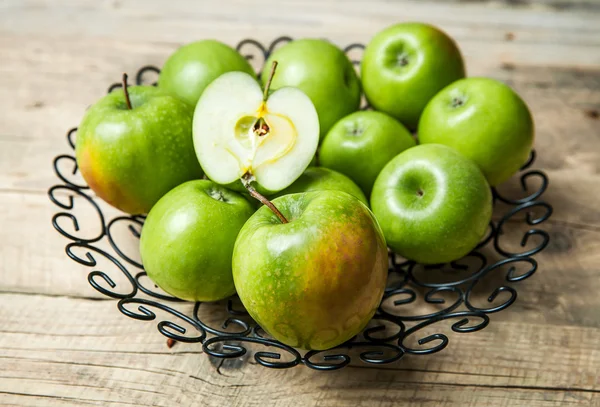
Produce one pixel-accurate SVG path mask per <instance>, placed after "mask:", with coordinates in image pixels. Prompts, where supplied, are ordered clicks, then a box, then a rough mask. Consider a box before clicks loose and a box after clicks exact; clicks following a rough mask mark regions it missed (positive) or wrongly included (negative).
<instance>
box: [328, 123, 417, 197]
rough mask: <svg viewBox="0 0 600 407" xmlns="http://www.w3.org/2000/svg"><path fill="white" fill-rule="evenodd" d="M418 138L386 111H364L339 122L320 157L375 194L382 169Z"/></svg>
mask: <svg viewBox="0 0 600 407" xmlns="http://www.w3.org/2000/svg"><path fill="white" fill-rule="evenodd" d="M415 144H416V143H415V140H414V139H413V137H412V135H411V134H410V133H409V131H408V130H406V128H405V127H404V126H403V125H402V124H401V123H400V122H398V121H397V120H396V119H394V118H393V117H391V116H388V115H387V114H385V113H381V112H375V111H361V112H355V113H352V114H350V115H348V116H346V117H344V118H343V119H341V120H340V121H339V122H337V123H336V124H335V125H334V126H333V127H332V128H331V130H329V133H327V136H326V137H325V140H323V144H322V145H321V149H320V150H319V160H320V164H321V165H322V166H323V167H327V168H331V169H333V170H336V171H339V172H341V173H342V174H345V175H347V176H348V177H350V178H351V179H352V180H353V181H354V182H356V183H357V184H358V186H360V187H361V188H362V190H363V192H364V193H365V194H366V195H367V196H370V195H371V190H372V189H373V184H374V183H375V179H376V178H377V176H378V175H379V173H380V172H381V169H382V168H383V167H384V166H385V165H386V164H387V163H388V162H389V161H390V160H391V159H392V158H394V157H395V156H397V155H398V154H400V153H401V152H402V151H404V150H406V149H407V148H410V147H414V145H415Z"/></svg>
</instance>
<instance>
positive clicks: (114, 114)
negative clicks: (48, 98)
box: [76, 86, 203, 214]
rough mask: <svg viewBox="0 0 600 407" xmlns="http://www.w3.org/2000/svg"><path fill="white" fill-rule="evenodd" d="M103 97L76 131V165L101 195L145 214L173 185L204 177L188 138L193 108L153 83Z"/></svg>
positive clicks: (112, 201)
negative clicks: (129, 100)
mask: <svg viewBox="0 0 600 407" xmlns="http://www.w3.org/2000/svg"><path fill="white" fill-rule="evenodd" d="M128 91H129V96H130V99H131V103H132V106H133V109H132V110H129V109H128V108H127V105H126V104H125V95H124V92H123V90H122V89H117V90H114V91H113V92H111V93H110V94H109V95H107V96H104V97H103V98H102V99H100V100H99V101H98V102H97V103H96V104H94V105H93V106H92V107H91V108H90V109H89V110H88V111H87V112H86V114H85V116H84V117H83V120H82V122H81V124H80V125H79V129H78V132H77V143H76V157H77V165H78V166H79V170H80V171H81V174H82V175H83V178H84V179H85V181H86V182H87V184H88V185H89V186H90V188H91V189H92V190H93V191H94V192H95V193H96V195H98V196H99V197H100V198H102V199H103V200H105V201H106V202H108V203H109V204H111V205H112V206H114V207H116V208H118V209H120V210H122V211H123V212H127V213H131V214H142V213H148V211H149V210H150V208H152V206H153V205H154V204H155V203H156V201H158V200H159V199H160V198H161V197H162V196H163V195H164V194H166V193H167V192H168V191H169V190H171V189H172V188H174V187H175V186H177V185H179V184H181V183H183V182H185V181H189V180H192V179H198V178H201V177H202V174H203V173H202V169H201V168H200V164H198V160H197V159H196V155H195V154H194V146H193V142H192V117H193V109H192V108H191V107H190V106H189V105H188V104H187V103H185V102H183V101H181V100H180V99H178V98H176V97H174V96H172V95H169V94H167V93H165V92H164V91H162V90H160V89H157V88H155V87H153V86H131V87H129V88H128Z"/></svg>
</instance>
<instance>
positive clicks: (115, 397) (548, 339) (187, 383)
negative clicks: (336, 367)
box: [0, 294, 600, 407]
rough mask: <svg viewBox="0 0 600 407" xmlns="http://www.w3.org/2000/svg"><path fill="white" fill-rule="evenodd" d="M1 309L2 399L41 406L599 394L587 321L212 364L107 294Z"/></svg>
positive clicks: (506, 401) (596, 356)
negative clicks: (405, 350) (347, 361)
mask: <svg viewBox="0 0 600 407" xmlns="http://www.w3.org/2000/svg"><path fill="white" fill-rule="evenodd" d="M15 309H18V310H19V313H15V312H14V310H15ZM0 316H1V318H2V321H3V325H2V327H1V328H0V331H2V335H0V371H1V372H2V373H1V374H0V375H1V376H2V378H1V380H0V404H2V405H5V404H11V403H12V404H19V405H47V404H44V403H48V400H49V399H48V398H51V399H52V398H56V399H58V400H57V401H61V402H63V403H65V404H72V405H76V404H78V403H79V404H80V405H83V404H91V405H99V404H100V403H105V404H103V405H111V403H115V404H116V403H117V402H119V403H123V404H133V405H159V406H163V405H172V404H173V403H177V404H178V405H182V406H187V405H211V406H212V405H215V406H216V405H225V404H226V405H233V406H254V405H261V403H265V402H267V401H270V402H272V403H274V405H278V406H291V405H321V406H346V405H348V406H350V405H354V406H356V405H365V406H366V405H381V406H391V405H395V404H394V403H402V405H404V403H406V405H415V406H417V405H419V406H421V405H422V406H434V405H441V404H443V403H446V404H444V405H451V404H453V403H463V405H470V406H484V407H485V406H515V405H530V406H563V405H590V406H591V405H595V403H597V402H598V401H600V400H599V396H598V394H599V392H600V376H599V372H598V370H597V366H598V364H599V363H600V350H599V349H598V348H597V341H596V338H597V337H598V334H599V333H600V331H599V328H597V327H596V328H584V327H568V326H561V327H554V326H550V325H545V324H542V325H538V324H527V323H523V322H504V321H498V322H497V323H495V324H492V325H490V326H489V327H488V328H486V329H485V330H483V331H481V332H478V333H473V334H463V335H458V334H454V335H452V337H451V345H450V347H449V348H448V349H446V351H444V352H442V353H439V354H437V355H430V356H422V357H419V356H414V357H407V358H406V359H404V360H402V361H400V362H399V363H398V364H396V365H393V366H390V367H389V369H386V370H373V369H365V368H364V367H359V366H357V367H349V368H346V369H343V370H341V371H338V372H335V373H326V372H314V371H311V370H310V369H308V368H305V367H296V368H294V369H291V370H284V371H281V370H273V369H265V368H262V367H261V366H257V365H255V364H254V362H253V361H252V360H251V359H250V360H249V359H248V358H247V357H244V358H243V360H239V359H236V360H231V361H226V362H225V363H220V361H215V360H213V361H211V360H210V359H209V357H207V355H204V354H202V353H201V351H200V346H199V345H197V344H183V343H178V344H176V345H175V346H174V347H173V348H171V349H168V348H167V347H166V344H165V340H164V337H162V336H161V335H160V334H159V333H157V332H156V329H155V322H139V321H132V320H130V319H128V318H126V317H125V316H122V315H120V314H118V312H117V310H116V309H115V307H114V303H112V302H105V301H101V302H98V301H90V300H84V299H69V298H52V297H43V296H23V295H7V294H5V295H1V296H0ZM24 321H27V322H26V323H24ZM499 338H500V340H498V339H499ZM551 355H552V357H550V356H551ZM18 395H27V396H18ZM51 399H50V400H51ZM153 403H154V404H153Z"/></svg>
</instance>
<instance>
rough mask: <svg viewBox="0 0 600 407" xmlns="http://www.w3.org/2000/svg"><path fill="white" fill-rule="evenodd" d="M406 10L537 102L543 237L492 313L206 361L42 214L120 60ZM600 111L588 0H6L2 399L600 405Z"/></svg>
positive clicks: (597, 12)
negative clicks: (436, 331) (284, 362)
mask: <svg viewBox="0 0 600 407" xmlns="http://www.w3.org/2000/svg"><path fill="white" fill-rule="evenodd" d="M404 20H420V21H427V22H430V23H433V24H437V25H439V26H440V27H442V28H443V29H444V30H446V31H447V32H448V33H449V34H451V35H452V36H453V37H454V38H456V39H457V41H458V42H459V44H460V46H461V48H462V50H463V52H464V55H465V58H466V61H467V65H468V71H469V74H470V75H486V76H490V77H494V78H498V79H500V80H503V81H506V82H507V83H509V84H510V85H511V86H513V87H514V88H515V89H516V90H517V91H518V92H520V94H521V95H522V96H523V97H524V99H525V100H526V101H527V103H528V104H529V106H530V107H531V110H532V112H533V114H534V117H535V121H536V126H537V136H536V137H537V140H536V148H537V151H538V153H539V158H538V161H537V164H536V166H537V167H539V168H542V169H543V170H544V171H546V173H547V174H548V175H549V177H550V179H551V185H550V188H549V190H548V191H547V193H546V194H545V198H546V199H547V201H549V202H550V203H551V204H552V205H553V206H554V209H555V212H554V215H553V216H552V218H551V219H550V220H549V221H548V222H547V223H546V224H545V229H546V230H547V231H548V232H549V233H550V234H551V236H552V240H551V243H550V245H549V246H548V248H547V249H546V250H545V251H544V252H543V253H542V254H541V255H540V256H538V257H537V259H538V261H539V263H540V270H539V272H538V273H537V274H536V275H535V276H534V277H533V278H532V279H530V280H527V281H525V282H523V283H521V285H520V287H519V292H520V293H521V295H520V297H519V299H518V300H517V302H516V303H515V304H514V305H513V306H512V307H511V308H510V309H508V310H506V311H504V312H502V313H499V314H494V315H492V323H491V324H490V326H489V327H488V328H486V329H485V330H483V331H480V332H477V333H472V334H467V335H464V334H463V335H460V334H454V335H452V336H451V343H450V346H449V347H448V348H447V349H445V350H444V351H443V352H441V353H438V354H436V355H432V356H423V357H416V356H412V357H406V358H405V359H403V360H402V361H401V362H399V363H397V364H395V365H393V366H386V367H382V368H381V369H373V368H368V369H367V368H364V367H360V366H357V367H348V368H345V369H343V370H341V371H338V372H330V373H323V372H316V371H312V370H310V369H308V368H303V367H297V368H294V369H290V370H272V369H264V368H262V367H260V366H257V365H256V364H254V363H250V362H246V363H241V362H239V361H235V360H234V361H229V362H225V363H219V364H215V363H213V362H211V360H210V359H209V358H208V357H207V355H204V354H202V352H201V347H200V346H199V345H194V344H182V343H179V344H177V345H176V346H174V347H173V348H171V349H169V348H167V346H166V345H165V338H164V337H163V336H162V335H160V334H158V333H157V332H156V324H155V323H148V322H138V321H134V320H131V319H129V318H126V317H124V316H122V315H121V314H120V313H119V312H118V311H117V309H116V302H115V301H114V300H109V299H107V298H105V297H102V296H101V295H100V294H99V293H97V292H96V291H95V290H93V289H92V288H91V287H90V286H89V284H88V283H87V281H86V273H87V272H89V270H88V269H86V268H84V267H83V266H80V265H78V264H76V263H73V262H72V261H70V260H69V259H68V258H67V256H66V255H65V253H64V246H65V244H66V243H67V241H66V240H65V239H64V238H62V237H61V236H59V235H58V234H57V233H56V231H54V230H53V228H52V226H51V224H50V219H51V216H52V215H53V214H54V213H55V212H56V211H57V208H56V207H55V206H54V205H52V204H51V203H50V202H49V200H48V196H47V190H48V188H49V186H50V185H52V184H53V183H55V181H56V178H55V176H54V174H53V171H52V167H51V163H52V159H53V157H54V156H55V155H57V154H60V153H65V152H68V147H67V144H66V140H65V138H64V135H65V132H66V131H67V130H68V129H69V128H70V127H74V126H76V125H77V124H78V122H79V120H80V118H81V116H82V114H83V112H84V111H85V109H86V107H87V106H88V105H90V104H91V103H93V102H94V101H95V100H96V99H97V98H99V97H100V96H102V95H103V94H104V93H105V92H106V88H107V86H108V85H109V84H111V83H113V82H116V81H118V80H119V77H120V74H121V73H122V72H124V71H127V72H130V73H133V72H135V71H136V70H137V68H139V67H140V66H142V65H145V64H154V65H157V66H160V65H161V64H162V62H163V61H164V60H165V58H166V57H167V55H169V54H170V53H171V52H172V51H173V50H174V49H175V48H176V47H177V46H178V45H180V44H182V43H185V42H189V41H192V40H196V39H200V38H209V37H212V38H219V39H221V40H223V41H224V42H227V43H229V44H232V45H233V44H236V43H237V42H238V41H239V40H240V39H242V38H246V37H252V38H256V39H258V40H260V41H263V42H269V41H271V40H272V39H274V38H275V37H277V36H279V35H282V34H287V35H291V36H293V37H303V36H313V37H326V38H329V39H331V40H332V41H334V42H335V43H337V44H339V45H347V44H349V43H351V42H366V41H368V40H369V38H370V37H371V36H372V35H373V34H374V33H375V32H377V31H378V30H380V29H382V28H383V27H385V26H387V25H390V24H392V23H395V22H399V21H404ZM599 110H600V2H598V1H597V0H572V1H558V0H518V1H516V0H510V1H509V0H496V1H487V0H478V1H458V0H456V1H439V2H423V1H410V2H409V1H406V2H403V1H390V0H387V1H386V0H368V1H367V0H362V1H359V0H346V1H343V0H338V1H334V0H296V1H278V0H255V1H252V2H250V1H246V0H220V1H218V2H217V1H191V0H189V1H183V0H170V1H168V2H162V1H158V0H145V1H143V0H138V1H126V0H107V1H87V2H85V1H68V0H60V1H50V0H46V1H44V0H3V1H2V2H0V112H1V114H0V117H1V119H0V333H1V335H0V405H15V406H16V405H18V406H25V405H27V406H29V405H36V406H62V405H77V406H81V405H98V406H112V405H115V406H116V405H135V406H138V405H144V406H145V405H148V406H150V405H152V406H167V405H177V406H191V405H198V406H201V405H202V406H204V405H207V406H259V405H275V406H298V405H318V406H381V407H383V406H392V405H411V406H442V405H443V406H446V405H461V406H477V407H482V406H519V405H522V406H531V407H533V406H567V405H568V406H570V405H582V406H584V405H585V406H600V295H599V293H600V209H599V203H598V202H599V199H600V175H599V174H600V120H599V119H598V111H599ZM513 181H514V182H513V184H515V183H516V180H513ZM511 182H512V181H511ZM515 185H516V184H515ZM509 187H510V185H509ZM515 188H516V186H515ZM113 213H114V212H113Z"/></svg>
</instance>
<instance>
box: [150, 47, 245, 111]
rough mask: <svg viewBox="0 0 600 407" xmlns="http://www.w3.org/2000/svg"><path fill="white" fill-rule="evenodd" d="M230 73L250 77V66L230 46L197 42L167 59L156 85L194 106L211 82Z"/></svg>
mask: <svg viewBox="0 0 600 407" xmlns="http://www.w3.org/2000/svg"><path fill="white" fill-rule="evenodd" d="M231 71H242V72H246V73H248V74H250V75H252V76H254V70H253V69H252V66H250V64H249V63H248V61H247V60H246V59H245V58H244V57H243V56H241V55H240V54H239V53H238V52H237V51H236V50H234V49H233V48H231V47H230V46H228V45H225V44H223V43H222V42H219V41H215V40H202V41H197V42H193V43H191V44H187V45H184V46H183V47H181V48H179V49H177V51H175V52H174V53H173V54H172V55H171V56H170V57H169V59H167V61H166V62H165V64H164V66H163V67H162V69H161V71H160V75H159V77H158V86H159V87H160V88H162V89H164V90H166V91H168V92H170V93H172V94H174V95H176V96H178V97H180V98H181V99H183V100H185V101H186V102H187V103H189V104H190V105H192V106H195V105H196V102H198V98H199V97H200V95H201V94H202V92H204V89H206V87H207V86H208V85H209V84H210V83H211V82H212V81H213V80H215V79H217V78H218V77H219V76H221V75H222V74H224V73H226V72H231Z"/></svg>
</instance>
